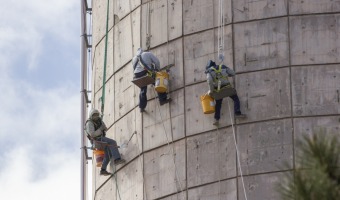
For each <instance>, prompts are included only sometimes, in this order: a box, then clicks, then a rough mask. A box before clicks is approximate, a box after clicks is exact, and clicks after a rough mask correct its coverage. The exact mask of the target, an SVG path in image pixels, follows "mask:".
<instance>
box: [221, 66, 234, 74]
mask: <svg viewBox="0 0 340 200" xmlns="http://www.w3.org/2000/svg"><path fill="white" fill-rule="evenodd" d="M224 66H225V65H224ZM225 67H226V70H227V74H228V76H229V77H232V76H235V71H234V70H232V69H230V68H229V67H227V66H225Z"/></svg>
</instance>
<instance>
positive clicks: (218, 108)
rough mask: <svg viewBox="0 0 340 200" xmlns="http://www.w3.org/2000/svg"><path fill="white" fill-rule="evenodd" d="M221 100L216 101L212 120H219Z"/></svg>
mask: <svg viewBox="0 0 340 200" xmlns="http://www.w3.org/2000/svg"><path fill="white" fill-rule="evenodd" d="M222 101H223V99H219V100H216V105H215V115H214V118H215V119H216V120H217V121H218V120H220V118H221V107H222Z"/></svg>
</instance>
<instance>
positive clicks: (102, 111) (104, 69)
mask: <svg viewBox="0 0 340 200" xmlns="http://www.w3.org/2000/svg"><path fill="white" fill-rule="evenodd" d="M109 5H110V0H107V11H106V12H107V13H106V34H105V50H104V67H103V88H102V97H101V102H102V105H101V113H102V117H103V115H104V104H105V81H106V61H107V41H108V33H109V11H110V9H109V8H110V6H109Z"/></svg>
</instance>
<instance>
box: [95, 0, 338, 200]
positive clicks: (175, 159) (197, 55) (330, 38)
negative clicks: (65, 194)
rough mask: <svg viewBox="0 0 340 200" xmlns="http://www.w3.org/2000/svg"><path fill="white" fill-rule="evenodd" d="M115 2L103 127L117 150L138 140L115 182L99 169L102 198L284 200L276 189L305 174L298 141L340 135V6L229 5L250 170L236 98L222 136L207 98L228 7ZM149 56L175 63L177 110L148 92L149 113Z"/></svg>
mask: <svg viewBox="0 0 340 200" xmlns="http://www.w3.org/2000/svg"><path fill="white" fill-rule="evenodd" d="M107 2H108V1H107V0H97V1H92V8H93V27H92V31H93V51H92V52H93V55H92V56H93V69H92V70H93V73H92V75H93V77H92V80H93V82H92V88H93V91H94V92H93V96H92V99H93V103H94V107H96V108H99V109H100V101H99V99H100V97H101V96H102V91H101V89H102V82H103V81H102V78H103V66H104V54H105V43H106V42H105V41H106V40H105V33H106V31H105V30H106V17H107V15H106V13H107V12H106V9H107ZM109 2H110V4H109V21H108V25H109V26H108V28H109V32H108V35H107V37H108V42H107V45H108V46H107V66H106V67H107V69H106V87H105V88H106V92H105V93H106V94H105V110H104V121H105V123H106V124H107V125H108V127H109V131H108V133H107V135H108V136H109V137H111V138H114V139H115V140H116V141H117V142H118V144H122V143H124V142H126V141H128V140H129V139H130V137H131V136H132V139H131V141H130V142H129V144H128V146H127V147H126V148H122V149H120V151H121V153H122V155H123V156H124V158H125V159H126V160H127V164H125V165H119V166H118V167H117V169H116V170H117V173H116V177H111V178H109V177H103V176H99V168H95V167H94V170H93V199H96V200H97V199H98V200H99V199H101V200H108V199H110V200H112V199H119V200H120V199H122V200H142V199H145V200H146V199H147V200H151V199H164V200H177V199H179V200H198V199H201V200H202V199H209V200H217V199H223V200H226V199H228V200H235V199H238V200H243V199H246V198H245V194H246V195H247V199H249V200H264V199H268V200H269V199H270V200H272V199H278V194H277V192H276V191H275V189H274V187H275V184H276V183H278V182H280V180H281V178H282V177H283V176H284V174H286V173H291V172H292V170H293V169H294V167H295V164H294V151H295V143H294V140H295V139H296V138H299V137H301V135H303V134H311V133H312V132H314V131H319V130H320V129H324V130H326V134H333V133H334V132H337V133H339V128H340V125H339V124H340V123H339V121H340V116H339V111H340V103H339V102H340V94H339V91H340V64H339V63H340V49H339V48H340V37H339V33H340V3H339V1H331V0H303V1H301V0H289V1H288V0H262V1H252V0H223V1H222V2H223V9H222V11H223V15H222V17H223V19H224V22H225V24H224V26H223V33H224V35H223V36H224V37H223V38H224V43H223V48H222V49H223V51H222V52H221V53H222V54H223V55H224V57H225V59H224V64H226V65H227V66H229V67H231V68H233V69H234V70H235V71H236V73H237V75H236V77H235V78H234V80H233V83H234V86H235V87H236V89H237V92H238V95H239V97H240V101H241V110H242V112H243V113H245V114H246V115H247V118H246V119H243V120H236V121H235V120H234V117H233V116H232V120H233V122H234V128H235V129H234V130H235V135H236V140H237V147H238V151H239V154H238V156H239V161H240V162H238V159H237V156H236V155H237V154H236V153H237V151H236V148H235V142H234V136H233V128H232V126H231V125H232V123H231V118H230V115H229V108H228V101H227V99H225V100H224V101H223V104H222V118H221V122H220V124H221V125H220V128H219V129H216V127H215V126H213V125H212V123H213V115H204V114H203V112H202V108H201V105H200V98H199V97H200V95H202V94H204V93H205V92H207V90H208V86H207V83H206V80H205V74H204V70H205V65H206V63H207V61H208V60H209V59H213V60H217V58H218V49H219V46H218V43H219V38H220V35H221V34H219V19H220V17H221V15H220V13H219V10H220V1H219V0H152V1H151V0H110V1H109ZM139 47H143V48H144V49H147V48H149V50H150V51H151V52H153V53H154V54H155V55H157V56H158V58H159V59H160V61H161V65H162V66H165V65H167V64H175V67H173V68H171V72H170V79H171V83H170V90H171V93H170V96H171V98H172V99H173V101H172V102H171V103H170V104H167V105H164V106H161V107H160V106H159V103H158V100H157V99H155V93H154V92H153V88H152V87H149V89H148V94H147V95H148V99H149V101H148V105H147V108H146V111H147V112H146V113H143V114H141V113H140V112H139V109H138V105H137V104H138V95H139V88H138V87H136V86H135V85H133V84H132V82H131V80H132V78H133V72H132V64H131V59H132V57H133V56H134V54H135V52H136V50H137V49H138V48H139ZM229 103H230V108H231V112H232V110H233V109H232V106H233V105H232V101H230V100H229ZM134 132H136V134H135V135H132V134H133V133H134ZM284 163H286V164H284ZM239 164H240V165H239ZM239 166H240V167H241V169H242V172H243V174H242V175H243V176H241V171H240V170H239ZM108 170H109V171H113V170H114V169H113V166H112V165H111V166H110V167H109V168H108ZM242 178H243V181H244V187H243V182H242Z"/></svg>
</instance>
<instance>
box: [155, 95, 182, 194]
mask: <svg viewBox="0 0 340 200" xmlns="http://www.w3.org/2000/svg"><path fill="white" fill-rule="evenodd" d="M153 91H154V93H155V96H156V95H157V94H156V91H155V89H153ZM157 107H158V111H159V116H160V118H161V121H162V125H163V129H164V134H165V137H166V141H167V145H168V148H169V149H170V150H171V154H172V158H173V164H174V167H175V174H176V179H177V182H178V185H179V188H180V190H181V194H182V197H183V199H184V196H183V189H182V185H181V181H180V179H179V176H178V172H177V167H176V162H175V156H174V146H173V144H174V143H173V140H171V143H172V148H170V142H169V138H168V135H167V133H166V128H165V125H164V121H163V118H162V114H161V108H160V106H159V104H157ZM169 107H170V106H169ZM176 194H178V192H177V189H176Z"/></svg>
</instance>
